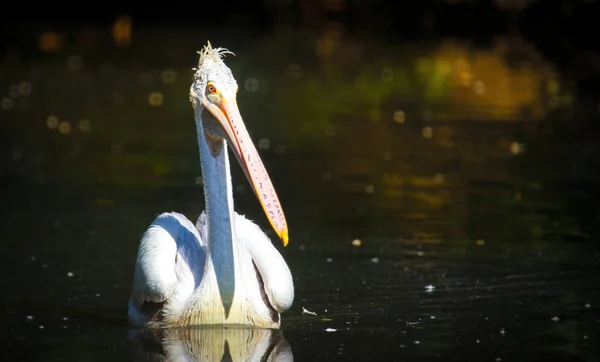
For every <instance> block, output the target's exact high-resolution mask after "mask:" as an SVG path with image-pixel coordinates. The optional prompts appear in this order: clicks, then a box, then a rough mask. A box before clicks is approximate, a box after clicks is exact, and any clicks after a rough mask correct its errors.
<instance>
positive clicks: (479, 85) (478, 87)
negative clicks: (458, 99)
mask: <svg viewBox="0 0 600 362" xmlns="http://www.w3.org/2000/svg"><path fill="white" fill-rule="evenodd" d="M473 90H474V91H475V94H477V95H478V96H480V95H482V94H483V93H485V84H483V82H482V81H480V80H478V81H475V83H473Z"/></svg>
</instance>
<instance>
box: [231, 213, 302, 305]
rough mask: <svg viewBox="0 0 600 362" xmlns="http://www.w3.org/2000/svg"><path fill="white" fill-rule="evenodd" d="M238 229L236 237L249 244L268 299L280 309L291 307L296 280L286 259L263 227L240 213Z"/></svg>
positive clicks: (236, 215)
mask: <svg viewBox="0 0 600 362" xmlns="http://www.w3.org/2000/svg"><path fill="white" fill-rule="evenodd" d="M235 229H236V232H235V237H236V238H237V239H238V240H240V241H241V242H242V243H243V244H244V245H246V248H248V251H249V252H250V255H251V256H252V259H253V260H254V264H255V265H256V268H257V269H258V272H259V273H260V276H261V277H262V279H263V284H264V288H265V294H266V295H267V297H268V298H269V302H270V303H271V305H272V306H273V308H275V309H276V310H277V311H278V312H284V311H286V310H288V309H289V308H290V307H291V306H292V302H293V301H294V281H293V280H292V273H291V272H290V269H289V267H288V265H287V264H286V262H285V260H284V259H283V257H282V256H281V254H280V253H279V251H277V249H275V247H274V246H273V244H272V243H271V240H270V239H269V237H268V236H267V235H266V234H265V233H264V232H263V231H262V230H261V229H260V227H258V225H256V224H254V223H253V222H252V221H250V220H248V219H246V218H245V217H244V216H243V215H240V214H238V213H235Z"/></svg>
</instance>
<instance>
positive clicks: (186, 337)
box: [131, 327, 294, 362]
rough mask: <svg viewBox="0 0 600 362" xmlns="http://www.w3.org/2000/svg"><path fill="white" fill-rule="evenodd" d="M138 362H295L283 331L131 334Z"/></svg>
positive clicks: (147, 331)
mask: <svg viewBox="0 0 600 362" xmlns="http://www.w3.org/2000/svg"><path fill="white" fill-rule="evenodd" d="M131 339H132V344H133V348H134V360H135V361H164V362H166V361H195V362H201V361H202V362H204V361H224V362H225V361H227V362H228V361H231V362H236V361H256V362H259V361H293V360H294V357H293V354H292V349H291V347H290V345H289V343H288V342H287V341H286V340H285V338H284V337H283V333H282V332H281V330H274V329H258V328H221V327H206V328H189V329H187V328H186V329H158V330H151V329H142V330H135V331H132V333H131Z"/></svg>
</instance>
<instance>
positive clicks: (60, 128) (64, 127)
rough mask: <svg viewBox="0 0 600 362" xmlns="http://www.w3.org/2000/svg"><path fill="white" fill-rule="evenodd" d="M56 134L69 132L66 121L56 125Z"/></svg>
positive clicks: (69, 126)
mask: <svg viewBox="0 0 600 362" xmlns="http://www.w3.org/2000/svg"><path fill="white" fill-rule="evenodd" d="M58 132H60V133H62V134H67V133H70V132H71V124H70V123H69V122H67V121H62V122H60V123H59V124H58Z"/></svg>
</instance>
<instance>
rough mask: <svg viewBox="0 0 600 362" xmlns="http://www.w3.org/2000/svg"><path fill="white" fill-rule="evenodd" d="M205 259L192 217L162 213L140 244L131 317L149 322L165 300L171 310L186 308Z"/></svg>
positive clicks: (198, 281) (142, 321) (132, 295)
mask: <svg viewBox="0 0 600 362" xmlns="http://www.w3.org/2000/svg"><path fill="white" fill-rule="evenodd" d="M205 258H206V248H205V245H204V244H203V243H202V239H201V237H200V234H199V233H198V230H197V229H196V227H195V226H194V224H193V223H192V222H191V221H190V220H188V219H187V218H186V217H185V216H183V215H181V214H178V213H174V212H169V213H163V214H161V215H159V216H158V217H157V218H156V219H155V220H154V221H153V222H152V224H150V226H149V227H148V230H146V232H145V233H144V235H143V236H142V240H141V242H140V245H139V249H138V256H137V260H136V265H135V271H134V277H133V290H132V293H131V300H130V301H129V316H130V318H131V319H132V320H133V321H134V322H136V321H137V322H140V323H145V322H146V321H148V320H149V319H152V318H153V317H154V315H153V314H155V313H156V312H157V311H158V310H159V309H160V308H162V306H163V305H164V304H165V303H167V304H168V307H169V309H170V310H177V309H179V308H183V306H184V305H185V302H186V301H187V299H188V298H189V296H190V295H191V294H192V292H193V291H194V289H195V288H196V286H197V285H198V284H199V283H200V279H201V278H202V275H203V272H204V262H205ZM149 306H154V308H149ZM157 307H158V308H157Z"/></svg>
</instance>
